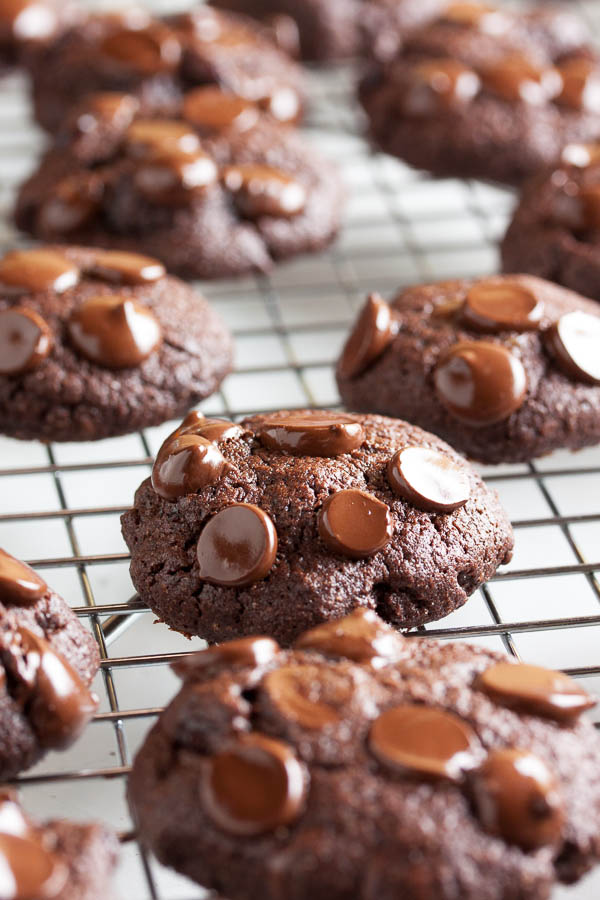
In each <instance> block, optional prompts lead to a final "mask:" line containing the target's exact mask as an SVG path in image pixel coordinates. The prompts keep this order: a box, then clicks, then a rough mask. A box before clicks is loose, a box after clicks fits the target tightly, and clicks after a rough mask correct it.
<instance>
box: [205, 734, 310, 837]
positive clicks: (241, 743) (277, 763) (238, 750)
mask: <svg viewBox="0 0 600 900" xmlns="http://www.w3.org/2000/svg"><path fill="white" fill-rule="evenodd" d="M306 780H307V775H306V773H305V770H304V767H303V765H302V764H301V763H300V762H299V760H298V759H297V757H296V756H295V754H294V751H293V750H292V748H291V747H289V746H288V745H287V744H284V743H283V741H278V740H275V739H273V738H269V737H266V736H264V735H262V734H246V735H242V736H241V737H240V738H239V739H238V740H237V741H236V742H235V743H234V744H231V745H230V746H229V748H228V749H225V750H223V751H222V752H221V753H219V754H217V755H216V756H214V757H213V758H212V759H211V760H210V764H209V768H208V770H207V775H206V777H205V779H204V783H203V794H204V800H205V804H206V808H207V811H208V813H209V815H210V816H211V818H212V819H213V820H214V822H215V823H216V825H217V826H218V827H219V828H222V829H223V830H224V831H228V832H230V833H232V834H240V835H253V834H261V833H263V832H265V831H271V830H272V829H273V828H277V826H279V825H289V824H290V823H292V822H293V821H295V820H296V819H297V818H298V817H299V816H300V814H301V812H302V810H303V808H304V802H305V796H306Z"/></svg>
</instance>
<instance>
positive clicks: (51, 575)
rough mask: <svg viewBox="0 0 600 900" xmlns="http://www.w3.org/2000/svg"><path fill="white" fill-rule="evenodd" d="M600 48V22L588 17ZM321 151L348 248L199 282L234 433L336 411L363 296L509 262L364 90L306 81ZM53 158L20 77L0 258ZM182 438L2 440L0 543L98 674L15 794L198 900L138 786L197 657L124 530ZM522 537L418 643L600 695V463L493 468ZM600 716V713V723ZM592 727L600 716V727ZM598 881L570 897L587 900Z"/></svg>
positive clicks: (147, 875) (153, 888)
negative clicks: (101, 824)
mask: <svg viewBox="0 0 600 900" xmlns="http://www.w3.org/2000/svg"><path fill="white" fill-rule="evenodd" d="M578 6H579V7H580V8H581V10H582V12H583V13H584V15H586V16H587V18H588V22H589V23H590V28H591V29H593V30H594V31H595V32H596V33H598V34H600V11H598V10H597V9H596V8H595V7H594V3H593V2H590V3H587V4H584V3H580V4H578ZM309 87H310V97H311V105H310V107H311V112H310V118H309V121H308V122H307V126H306V127H307V131H308V132H309V136H310V138H311V139H312V141H313V142H314V143H315V144H316V145H318V146H319V148H320V149H321V150H322V151H323V152H324V153H327V154H328V155H329V156H330V157H332V158H333V159H335V160H337V162H338V165H339V167H340V170H341V174H342V176H343V178H344V180H345V182H346V185H347V187H348V193H349V202H348V205H347V210H346V220H345V228H344V230H343V232H342V234H341V236H340V239H339V240H338V242H337V243H336V245H335V246H334V247H332V248H331V249H330V250H328V251H327V252H325V253H322V254H320V255H318V256H316V257H307V258H303V259H301V260H297V261H294V262H291V263H288V264H286V265H283V266H281V267H278V268H277V269H275V271H274V272H273V273H272V274H271V275H270V276H261V277H252V278H247V279H243V280H239V281H235V282H229V281H227V282H220V283H206V284H202V285H201V286H200V287H201V290H202V291H203V292H204V293H205V294H206V296H208V297H209V299H210V300H211V301H212V302H213V304H214V305H215V307H216V308H217V309H218V310H219V311H220V312H221V314H222V315H223V317H224V318H225V320H226V321H227V322H228V323H229V325H230V327H231V328H232V330H233V332H234V335H235V338H236V344H237V368H236V371H235V373H234V374H232V375H230V376H229V377H228V378H227V380H226V381H225V383H224V385H223V387H222V389H221V391H220V392H219V393H218V394H217V395H215V396H213V397H212V398H211V399H210V400H208V401H207V402H206V403H205V404H203V406H202V408H203V410H204V411H205V412H207V413H209V414H215V415H224V416H228V417H231V418H238V417H240V416H241V415H243V414H246V413H250V412H255V411H259V410H265V411H266V410H271V409H277V408H281V407H285V406H296V407H299V406H306V405H308V406H334V405H337V404H338V403H339V398H338V395H337V392H336V388H335V382H334V379H333V375H332V364H333V362H334V361H335V359H336V357H337V355H338V353H339V350H340V348H341V345H342V341H343V339H344V336H345V334H346V332H347V330H348V327H349V325H350V323H351V322H352V320H353V318H354V316H355V313H356V311H357V309H358V307H359V306H360V304H361V302H362V300H363V298H364V296H365V294H366V293H367V292H368V291H371V290H379V291H381V292H382V293H384V294H392V293H393V292H394V291H395V290H396V289H397V288H398V287H399V286H401V285H404V284H409V283H414V282H418V281H426V280H437V279H441V278H444V277H456V276H471V275H483V274H486V273H489V272H493V271H495V270H496V269H497V266H498V257H497V249H496V240H497V238H498V237H499V235H500V234H501V233H502V231H503V229H504V227H505V224H506V221H507V217H508V214H509V212H510V208H511V206H512V203H513V197H512V195H511V193H510V192H508V191H505V190H502V189H500V188H497V187H492V186H489V185H485V184H482V183H478V182H461V181H455V180H450V179H446V180H436V181H434V180H431V179H428V178H426V177H425V176H423V175H421V174H420V173H418V172H415V171H413V170H411V169H409V168H407V167H406V166H404V165H403V164H402V163H400V162H398V161H396V160H393V159H391V158H389V157H385V156H383V155H379V154H374V153H372V152H371V151H370V150H369V148H368V146H367V144H366V143H365V141H364V140H363V139H362V137H361V133H362V127H363V123H362V120H361V113H360V111H359V109H358V107H357V105H356V103H355V101H354V99H353V91H352V74H351V72H350V70H349V69H347V68H334V69H330V70H327V71H325V72H323V71H321V72H318V73H317V72H313V73H311V74H310V75H309ZM41 146H42V138H41V136H40V135H39V133H38V132H36V131H35V129H34V128H33V126H32V124H31V122H30V121H29V111H28V106H27V103H26V97H25V85H24V83H23V81H22V80H21V79H20V78H19V77H17V76H13V77H10V78H7V79H5V80H4V81H3V82H2V83H1V85H0V250H2V251H4V250H5V249H8V248H12V247H14V246H19V245H21V244H23V243H24V242H23V240H22V238H20V237H19V236H18V235H17V234H16V233H15V232H14V231H13V229H12V228H11V226H10V211H11V207H12V203H13V201H14V192H15V188H16V185H17V184H18V183H19V181H20V180H21V179H22V178H23V177H24V176H25V175H26V174H27V173H28V171H29V170H30V169H31V167H32V166H33V164H34V159H35V156H36V155H37V153H38V152H39V150H40V148H41ZM172 427H173V426H172V423H169V424H166V425H164V426H162V427H161V428H155V429H150V430H147V431H145V432H143V433H140V434H135V435H129V436H127V437H123V438H117V439H113V440H107V441H102V442H99V443H94V444H62V445H59V444H54V445H49V446H43V445H41V444H35V443H23V442H16V441H12V440H9V439H6V438H0V546H3V547H5V548H6V549H7V550H9V551H10V552H12V553H14V554H16V555H18V556H20V557H22V558H25V559H27V560H28V561H29V562H30V563H31V564H32V565H34V566H35V567H36V568H37V569H39V570H40V572H41V573H42V574H43V575H44V576H45V577H46V578H47V579H48V580H49V582H50V583H51V584H52V585H53V587H54V588H55V589H56V590H57V591H59V592H60V593H61V594H62V595H63V596H64V597H65V598H66V599H67V600H68V601H69V602H70V603H71V604H72V606H73V608H74V609H75V612H76V613H77V615H78V616H80V617H81V620H82V621H83V622H84V623H85V624H86V626H87V627H89V629H90V630H91V632H92V633H93V635H94V637H95V638H96V640H97V642H98V646H99V649H100V653H101V657H102V662H101V671H100V674H99V675H98V678H97V680H96V685H95V689H96V690H97V692H98V693H99V695H100V697H101V705H100V709H99V712H98V714H97V716H96V718H95V721H94V723H93V724H92V725H91V726H90V728H89V729H88V730H87V732H86V734H85V735H84V736H83V737H82V739H81V740H80V741H79V742H78V743H77V745H76V746H75V747H74V748H72V749H71V750H70V751H68V752H66V753H62V754H51V755H50V756H49V757H47V758H46V759H45V760H44V761H43V762H41V763H40V764H39V765H38V766H36V767H35V768H34V769H33V770H31V771H29V772H27V773H25V774H24V775H23V776H22V777H21V778H20V779H19V786H20V788H21V790H22V793H23V795H24V800H25V803H26V805H27V807H28V808H29V809H30V810H31V811H32V812H33V813H34V814H37V815H40V816H42V817H43V816H56V815H61V816H62V815H64V816H70V817H72V818H80V819H85V818H90V817H92V818H99V819H102V820H105V821H107V822H108V823H109V824H111V825H113V826H114V827H115V828H116V829H117V830H118V831H119V832H120V833H121V834H123V835H124V836H126V837H128V838H129V840H125V841H124V844H123V854H122V857H123V858H122V862H121V866H120V869H119V873H118V883H117V888H118V890H120V894H121V896H123V897H127V898H128V900H147V898H152V900H192V898H198V897H200V896H203V895H204V892H203V891H202V890H201V889H199V888H197V887H196V886H194V885H192V884H190V882H188V881H186V880H184V879H181V878H179V877H178V876H176V875H173V874H172V873H170V872H167V871H166V870H164V869H162V868H161V867H160V866H159V865H158V864H157V863H156V862H155V861H154V860H153V859H151V858H149V857H148V856H147V855H146V854H145V853H144V851H143V849H142V848H141V847H140V846H139V845H138V843H137V841H136V840H135V835H133V834H132V833H131V827H132V826H131V822H130V819H129V816H128V812H127V808H126V803H125V799H124V786H125V779H126V776H127V773H128V771H129V767H130V764H131V759H132V755H133V754H134V753H135V750H136V748H137V746H138V745H139V744H140V742H141V740H142V739H143V737H144V735H145V733H146V732H147V730H148V729H149V728H150V726H151V724H152V723H153V721H154V719H155V717H156V716H157V715H158V713H159V712H160V710H161V709H162V708H163V707H164V705H165V703H166V702H168V700H169V699H170V697H171V696H172V695H173V693H174V691H175V690H176V686H177V682H176V679H175V677H174V676H173V674H172V673H171V671H170V669H169V663H170V662H172V661H173V660H174V659H175V658H177V656H178V655H180V654H182V653H189V652H190V651H191V650H194V649H198V648H199V647H201V646H202V642H200V641H199V640H197V639H194V640H192V641H191V642H190V641H188V640H186V639H185V638H183V637H182V636H180V635H177V634H174V633H173V632H170V631H169V630H168V629H167V628H166V627H165V626H163V625H158V624H154V620H153V616H152V614H151V612H150V611H149V610H147V608H145V607H144V605H143V604H142V603H141V601H140V600H139V599H138V598H137V597H135V596H134V595H132V591H133V589H132V586H131V582H130V580H129V575H128V555H127V553H126V548H125V545H124V543H123V540H122V538H121V535H120V529H119V516H120V514H121V513H122V512H123V511H124V510H125V509H126V508H127V507H128V505H129V504H130V502H131V499H132V496H133V492H134V490H135V488H136V487H137V485H138V484H139V483H140V482H141V481H142V480H143V478H145V477H146V476H147V475H148V473H149V471H150V466H151V462H152V456H153V454H154V453H155V452H156V450H157V449H158V447H159V446H160V443H161V442H162V439H163V438H164V437H165V436H166V434H167V433H169V431H170V430H171V429H172ZM481 471H482V473H483V474H484V476H485V477H486V479H487V481H488V482H489V483H490V484H492V485H493V486H494V487H496V488H497V489H498V491H499V492H500V495H501V498H502V500H503V502H504V505H505V506H506V508H507V510H508V512H509V514H510V515H511V517H512V520H513V524H514V526H515V530H516V539H517V544H516V554H515V558H514V560H513V561H512V563H511V564H510V565H509V566H506V567H504V568H503V569H502V570H501V571H500V572H499V573H498V574H497V575H496V576H495V577H494V578H493V579H492V580H491V581H490V582H489V583H488V584H486V585H484V586H483V587H482V588H481V589H480V590H479V591H478V592H477V593H476V594H475V595H474V596H473V597H472V598H471V599H470V600H469V601H468V603H467V604H466V605H465V606H464V607H463V608H462V609H461V610H458V611H457V612H455V613H454V614H452V615H451V616H448V617H447V618H446V619H444V620H442V621H441V622H438V623H433V624H431V625H429V626H427V628H423V629H420V630H419V633H427V634H428V635H430V636H435V637H437V638H439V639H444V640H445V639H449V638H453V639H455V640H464V639H469V640H471V641H474V642H477V643H482V644H485V645H486V646H490V647H493V648H495V649H504V650H506V651H508V652H509V653H511V654H513V655H514V656H515V657H517V658H519V659H521V658H523V659H527V660H529V661H532V662H536V663H539V664H542V665H548V666H552V667H554V668H560V669H563V670H565V671H567V672H569V673H570V674H571V675H573V676H574V677H576V678H582V679H585V680H586V686H587V687H588V689H590V690H591V691H592V692H594V691H595V692H596V693H598V694H599V695H600V643H599V637H600V630H599V626H600V577H599V573H600V541H599V537H600V450H598V449H592V450H588V451H583V452H581V453H579V454H575V455H573V454H569V453H566V452H565V453H563V452H559V453H555V454H553V455H552V456H550V457H547V458H544V459H541V460H537V461H536V462H534V463H531V464H528V465H516V466H502V467H493V468H490V467H482V469H481ZM599 715H600V714H598V713H596V724H597V725H599V724H600V722H598V721H597V719H598V716H599ZM592 718H593V719H594V714H593V713H592ZM599 895H600V878H599V877H598V876H594V875H592V876H590V877H588V879H586V880H585V881H584V882H583V883H582V884H581V885H579V886H576V887H574V888H570V889H563V888H559V889H557V891H556V892H555V900H558V898H564V900H592V898H596V897H598V896H599Z"/></svg>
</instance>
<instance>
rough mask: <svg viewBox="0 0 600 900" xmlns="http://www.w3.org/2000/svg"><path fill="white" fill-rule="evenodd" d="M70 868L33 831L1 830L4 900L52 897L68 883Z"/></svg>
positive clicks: (47, 899)
mask: <svg viewBox="0 0 600 900" xmlns="http://www.w3.org/2000/svg"><path fill="white" fill-rule="evenodd" d="M68 875H69V870H68V868H67V866H66V865H65V864H64V862H62V860H60V859H59V858H58V857H57V856H55V855H54V854H53V853H51V852H50V851H49V850H47V849H46V848H45V847H44V846H43V845H42V843H41V841H39V840H37V839H36V838H35V837H34V836H33V835H31V836H22V835H14V834H1V833H0V897H2V898H3V900H53V898H55V897H58V896H59V895H60V894H61V892H62V890H63V888H64V887H65V885H66V883H67V878H68Z"/></svg>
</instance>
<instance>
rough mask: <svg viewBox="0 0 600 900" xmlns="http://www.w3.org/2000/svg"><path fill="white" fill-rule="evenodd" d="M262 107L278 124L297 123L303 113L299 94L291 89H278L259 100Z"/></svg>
mask: <svg viewBox="0 0 600 900" xmlns="http://www.w3.org/2000/svg"><path fill="white" fill-rule="evenodd" d="M259 103H260V107H261V109H263V110H264V111H265V112H267V113H269V115H270V116H273V118H274V119H277V121H278V122H284V123H289V122H297V121H298V119H299V118H300V114H301V113H302V104H301V102H300V97H299V95H298V92H297V91H295V90H294V89H293V88H290V87H276V88H273V90H271V91H269V93H268V94H266V95H265V96H264V97H262V98H261V99H260V100H259Z"/></svg>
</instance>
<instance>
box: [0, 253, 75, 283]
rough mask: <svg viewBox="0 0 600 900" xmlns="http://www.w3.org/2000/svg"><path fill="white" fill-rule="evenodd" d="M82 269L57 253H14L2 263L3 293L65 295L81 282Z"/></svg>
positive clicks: (0, 267)
mask: <svg viewBox="0 0 600 900" xmlns="http://www.w3.org/2000/svg"><path fill="white" fill-rule="evenodd" d="M79 274H80V273H79V269H78V268H77V266H75V265H73V263H71V262H69V260H68V259H67V258H66V256H63V255H62V253H57V252H56V251H54V250H44V249H41V250H13V251H12V252H11V253H7V254H6V256H4V257H3V258H2V259H1V260H0V291H3V290H4V288H5V287H6V288H9V289H10V290H11V292H12V290H13V289H16V291H15V292H17V293H20V292H22V291H30V292H32V293H34V292H36V291H49V290H52V291H55V292H56V293H57V294H62V293H63V291H66V290H68V289H69V288H72V287H74V285H76V284H77V282H78V281H79Z"/></svg>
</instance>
